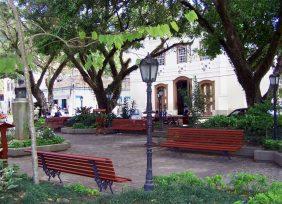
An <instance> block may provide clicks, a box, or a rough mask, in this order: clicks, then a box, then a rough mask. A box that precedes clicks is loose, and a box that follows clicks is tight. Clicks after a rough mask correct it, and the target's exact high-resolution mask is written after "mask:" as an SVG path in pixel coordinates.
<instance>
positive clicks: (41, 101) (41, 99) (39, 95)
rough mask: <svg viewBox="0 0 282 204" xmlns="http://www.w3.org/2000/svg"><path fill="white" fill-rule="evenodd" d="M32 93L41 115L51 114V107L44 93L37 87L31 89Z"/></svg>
mask: <svg viewBox="0 0 282 204" xmlns="http://www.w3.org/2000/svg"><path fill="white" fill-rule="evenodd" d="M31 91H32V95H33V96H34V98H35V99H36V101H37V104H38V106H39V108H40V110H41V115H44V116H45V115H46V114H47V113H48V112H49V107H48V103H47V100H46V97H45V95H44V93H43V91H42V90H41V89H40V88H38V87H37V86H34V87H31ZM41 115H40V116H41Z"/></svg>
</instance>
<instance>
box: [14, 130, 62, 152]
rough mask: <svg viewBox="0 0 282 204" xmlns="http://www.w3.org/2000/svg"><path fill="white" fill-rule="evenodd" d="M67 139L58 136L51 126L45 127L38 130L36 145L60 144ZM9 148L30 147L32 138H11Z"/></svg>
mask: <svg viewBox="0 0 282 204" xmlns="http://www.w3.org/2000/svg"><path fill="white" fill-rule="evenodd" d="M64 141H65V139H64V138H63V137H61V136H58V135H56V134H55V133H54V131H53V130H52V129H50V128H44V129H40V130H38V131H37V138H36V145H37V146H43V145H51V144H60V143H62V142H64ZM8 146H9V148H22V147H30V146H31V139H27V140H15V139H14V140H11V141H10V142H9V144H8Z"/></svg>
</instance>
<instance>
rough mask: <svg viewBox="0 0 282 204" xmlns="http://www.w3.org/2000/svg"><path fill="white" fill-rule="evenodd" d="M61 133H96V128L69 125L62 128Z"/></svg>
mask: <svg viewBox="0 0 282 204" xmlns="http://www.w3.org/2000/svg"><path fill="white" fill-rule="evenodd" d="M61 133H63V134H96V128H87V129H73V128H69V127H63V128H61Z"/></svg>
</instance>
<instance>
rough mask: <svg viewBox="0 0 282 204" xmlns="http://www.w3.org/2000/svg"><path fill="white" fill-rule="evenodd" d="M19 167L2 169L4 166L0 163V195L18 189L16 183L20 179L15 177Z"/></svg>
mask: <svg viewBox="0 0 282 204" xmlns="http://www.w3.org/2000/svg"><path fill="white" fill-rule="evenodd" d="M18 170H19V167H18V166H16V165H13V166H8V167H5V168H4V164H3V162H2V161H0V194H2V193H4V192H7V191H9V190H12V189H15V188H17V187H18V184H17V182H18V181H20V180H21V179H20V178H17V177H16V174H17V171H18Z"/></svg>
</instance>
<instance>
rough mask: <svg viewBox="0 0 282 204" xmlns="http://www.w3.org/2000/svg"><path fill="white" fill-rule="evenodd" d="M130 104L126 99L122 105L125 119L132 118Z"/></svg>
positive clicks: (122, 114)
mask: <svg viewBox="0 0 282 204" xmlns="http://www.w3.org/2000/svg"><path fill="white" fill-rule="evenodd" d="M129 109H130V108H129V102H128V100H127V99H126V98H125V99H124V101H123V104H122V109H121V111H122V113H121V117H122V118H123V119H129V118H130V110H129Z"/></svg>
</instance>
